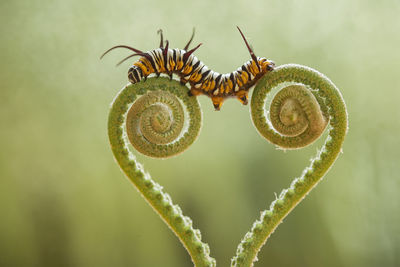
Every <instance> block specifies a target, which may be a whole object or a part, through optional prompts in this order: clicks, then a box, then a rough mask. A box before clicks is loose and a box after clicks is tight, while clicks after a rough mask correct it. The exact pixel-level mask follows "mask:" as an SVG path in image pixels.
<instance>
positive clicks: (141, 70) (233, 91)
mask: <svg viewBox="0 0 400 267" xmlns="http://www.w3.org/2000/svg"><path fill="white" fill-rule="evenodd" d="M237 28H238V30H239V32H240V34H241V35H242V38H243V40H244V42H245V44H246V46H247V49H248V50H249V52H250V56H251V60H249V61H247V62H246V63H244V64H243V65H242V66H241V67H239V68H238V69H237V70H235V71H233V72H231V73H226V74H220V73H218V72H215V71H213V70H210V69H209V68H208V67H207V66H206V65H205V64H204V63H203V62H201V61H200V60H198V59H197V57H196V56H194V55H193V52H194V51H196V50H197V49H198V48H199V47H200V46H201V45H202V44H201V43H200V44H199V45H197V46H196V47H195V48H193V49H191V50H188V48H189V45H190V43H191V42H192V40H193V37H194V31H193V34H192V36H191V38H190V40H189V42H188V43H187V44H186V46H185V47H184V48H183V49H177V48H175V49H170V48H168V45H169V42H168V40H167V41H166V42H165V43H166V44H165V47H164V41H163V34H162V31H161V30H159V31H158V32H159V33H160V35H161V41H160V47H159V48H157V49H154V50H151V51H147V52H142V51H140V50H138V49H136V48H133V47H129V46H126V45H117V46H114V47H112V48H110V49H108V50H107V51H106V52H105V53H104V54H103V55H102V56H101V58H102V57H103V56H104V55H105V54H107V53H108V52H110V51H111V50H113V49H115V48H127V49H129V50H131V51H133V52H135V53H134V54H132V55H130V56H128V57H126V58H124V59H123V60H122V61H120V62H119V63H118V64H117V65H119V64H121V63H122V62H124V61H125V60H127V59H129V58H131V57H134V56H141V57H140V58H139V60H138V61H136V62H134V63H133V65H132V67H131V68H130V69H129V71H128V78H129V81H130V82H131V83H137V82H139V81H141V80H143V79H146V78H147V76H149V75H150V74H153V73H154V74H156V75H157V76H159V75H160V74H161V73H164V74H167V75H169V76H170V77H171V78H172V75H173V74H176V75H178V76H179V78H180V81H181V83H182V84H186V83H189V84H190V92H189V94H190V95H193V96H197V95H201V94H204V95H207V96H209V97H210V98H211V100H212V102H213V105H214V108H215V109H216V110H220V108H221V106H222V103H223V101H224V100H225V98H228V97H237V98H238V99H239V101H240V102H241V103H242V104H243V105H247V103H248V91H249V90H250V88H251V87H252V86H253V85H254V84H255V83H256V82H257V81H258V80H259V79H260V78H261V77H262V76H263V75H264V74H266V73H267V72H269V71H272V70H273V69H274V67H275V63H274V62H273V61H271V60H269V59H266V58H260V57H256V56H255V54H254V52H253V50H252V48H251V47H250V45H249V44H248V42H247V40H246V38H245V36H244V35H243V33H242V31H241V30H240V28H239V27H237Z"/></svg>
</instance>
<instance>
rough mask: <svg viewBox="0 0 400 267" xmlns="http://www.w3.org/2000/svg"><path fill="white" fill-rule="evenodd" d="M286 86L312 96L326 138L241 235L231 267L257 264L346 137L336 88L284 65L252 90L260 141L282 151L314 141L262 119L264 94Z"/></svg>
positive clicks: (306, 71) (317, 75)
mask: <svg viewBox="0 0 400 267" xmlns="http://www.w3.org/2000/svg"><path fill="white" fill-rule="evenodd" d="M286 83H289V84H296V85H298V84H300V85H302V86H303V87H305V88H308V90H310V92H312V94H313V95H314V96H315V98H316V99H317V100H318V103H319V105H320V110H321V112H322V113H325V115H326V117H327V119H328V120H329V125H330V126H329V128H328V129H329V130H328V137H327V139H326V141H325V144H324V145H323V147H322V149H321V150H320V151H319V152H318V153H317V155H316V157H315V158H313V159H312V160H311V164H310V166H309V167H306V168H305V169H304V171H303V172H302V174H301V176H300V177H298V178H295V179H294V180H293V182H292V183H291V185H290V187H289V188H288V189H285V190H283V191H282V192H281V194H280V195H279V197H278V198H277V199H276V200H275V201H273V202H272V204H271V205H270V208H269V210H265V211H263V212H262V213H261V217H260V218H259V219H258V220H256V221H255V222H254V224H253V227H252V228H251V230H250V231H249V232H247V233H246V234H245V236H244V238H243V239H242V241H241V243H240V244H239V246H238V249H237V253H236V256H235V257H233V258H232V262H231V265H232V266H246V267H248V266H253V264H254V262H255V261H256V260H257V254H258V253H259V251H260V250H261V247H262V246H263V245H264V244H265V243H266V241H267V239H268V238H269V236H270V235H271V234H272V233H273V232H274V231H275V229H276V228H277V227H278V225H279V224H280V223H281V222H282V221H283V219H284V218H285V217H286V216H287V215H288V214H289V213H290V211H291V210H292V209H293V208H294V207H295V206H296V205H297V204H298V203H299V202H300V201H301V200H302V199H304V197H305V196H306V195H307V194H308V193H309V192H310V191H311V190H312V189H313V188H314V187H315V186H316V185H317V183H318V182H320V181H321V179H322V178H323V177H324V175H325V174H326V173H327V171H328V170H329V169H330V167H331V166H332V164H333V163H334V162H335V160H336V158H337V157H338V155H339V153H340V152H341V149H342V144H343V141H344V137H345V135H346V133H347V128H348V122H347V110H346V106H345V103H344V101H343V98H342V95H341V94H340V92H339V90H338V89H337V87H336V86H335V85H334V84H333V83H332V82H331V81H330V80H329V79H328V78H327V77H325V76H324V75H323V74H321V73H319V72H318V71H316V70H313V69H311V68H309V67H305V66H301V65H295V64H288V65H282V66H279V67H278V68H276V69H275V70H274V71H272V72H271V73H270V74H268V75H265V76H264V77H263V78H262V79H261V80H260V82H259V83H258V84H257V85H256V88H255V89H254V92H253V96H252V99H251V113H252V119H253V123H254V125H255V126H256V128H257V129H258V130H259V131H260V134H261V135H262V136H263V137H265V138H266V139H267V140H268V141H270V142H271V143H273V144H275V145H277V146H278V147H281V148H284V149H294V148H301V147H303V146H306V145H308V144H310V143H312V141H314V140H315V138H311V142H309V140H308V141H307V142H306V141H305V140H306V139H310V138H309V133H310V132H313V131H311V130H306V131H305V132H302V133H300V134H299V135H297V136H287V135H283V134H281V133H279V132H277V130H276V129H274V128H273V127H272V125H271V123H269V122H268V121H267V118H266V116H265V114H266V113H267V112H266V111H265V107H264V106H265V99H266V97H267V94H268V93H269V92H270V91H271V89H273V88H275V87H277V86H279V85H280V84H286ZM282 90H283V89H282ZM300 102H302V101H300ZM306 113H307V112H306ZM274 116H276V115H275V114H271V115H270V117H271V118H272V117H274ZM310 118H313V116H312V115H311V116H308V119H309V120H310V124H311V123H312V121H311V119H310ZM310 127H312V126H310ZM321 133H322V131H321Z"/></svg>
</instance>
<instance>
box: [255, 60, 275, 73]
mask: <svg viewBox="0 0 400 267" xmlns="http://www.w3.org/2000/svg"><path fill="white" fill-rule="evenodd" d="M257 61H258V65H259V66H260V67H261V69H262V70H263V71H265V72H267V71H271V70H273V69H274V68H275V62H273V61H272V60H269V59H266V58H265V57H259V58H257Z"/></svg>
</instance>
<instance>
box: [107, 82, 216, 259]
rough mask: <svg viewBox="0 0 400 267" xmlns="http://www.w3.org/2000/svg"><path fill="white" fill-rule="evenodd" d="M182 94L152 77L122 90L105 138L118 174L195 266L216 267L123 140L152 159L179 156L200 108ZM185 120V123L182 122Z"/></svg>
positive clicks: (183, 88) (193, 134) (190, 140)
mask: <svg viewBox="0 0 400 267" xmlns="http://www.w3.org/2000/svg"><path fill="white" fill-rule="evenodd" d="M187 92H188V89H187V87H186V86H183V85H181V84H180V83H179V82H177V81H174V80H172V81H170V80H169V79H167V78H151V79H148V80H147V81H146V82H140V83H136V84H133V85H128V86H126V87H125V88H123V89H122V90H121V91H120V92H119V94H118V95H117V97H116V98H115V99H114V102H113V104H112V107H111V111H110V115H109V119H108V135H109V138H110V143H111V148H112V151H113V153H114V156H115V159H116V160H117V162H118V164H119V165H120V167H121V169H122V170H123V171H124V173H125V174H126V176H127V177H128V178H129V179H130V180H131V182H132V183H133V184H134V186H135V187H136V188H137V189H138V191H139V192H140V193H141V194H142V196H143V197H144V198H145V199H146V201H147V202H148V203H149V204H150V206H151V207H152V208H153V209H154V211H155V212H157V213H158V214H159V215H160V217H161V218H162V219H163V220H164V222H165V223H166V224H167V225H168V226H169V227H170V229H171V230H172V231H173V232H174V233H175V234H176V235H177V236H178V238H179V240H180V241H181V243H182V244H183V246H184V247H185V248H186V250H187V251H188V253H189V254H190V256H191V258H192V261H193V263H194V264H195V266H215V265H216V263H215V260H214V259H213V258H211V257H210V249H209V247H208V245H207V244H205V243H203V242H202V241H201V234H200V231H199V230H196V229H194V228H193V226H192V220H191V219H190V218H189V217H187V216H184V215H183V214H182V210H181V209H180V207H179V206H178V205H174V204H173V203H172V200H171V197H170V196H169V195H168V194H167V193H165V192H164V191H163V189H162V186H161V185H159V184H158V183H156V182H155V181H154V180H153V179H152V178H151V177H150V175H149V174H148V173H146V172H145V171H144V169H143V167H142V166H141V164H140V163H139V162H137V161H136V159H135V157H134V155H133V154H132V152H131V151H130V149H129V143H128V141H127V140H126V138H125V137H126V135H127V137H128V138H129V140H130V141H131V144H132V146H133V147H135V148H136V149H137V150H138V151H139V152H141V153H143V154H145V155H147V156H151V157H156V158H166V157H171V156H174V155H176V154H179V153H181V152H182V151H184V150H185V149H186V148H188V147H189V146H190V145H191V144H192V143H193V142H194V141H195V140H196V138H197V136H198V134H199V131H200V127H201V110H200V106H199V103H198V101H197V99H196V98H195V97H189V96H188V93H187ZM132 103H133V104H132ZM182 104H183V105H184V106H183V105H182ZM186 113H187V114H186ZM185 117H186V118H187V120H189V122H186V123H185V121H184V120H185ZM125 129H126V130H127V133H125V132H126V131H125Z"/></svg>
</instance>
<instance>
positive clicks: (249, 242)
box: [108, 64, 347, 267]
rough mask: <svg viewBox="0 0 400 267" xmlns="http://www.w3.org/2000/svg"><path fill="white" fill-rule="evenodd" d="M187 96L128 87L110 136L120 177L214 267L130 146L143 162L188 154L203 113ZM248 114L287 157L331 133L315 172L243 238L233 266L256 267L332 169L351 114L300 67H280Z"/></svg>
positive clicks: (166, 86)
mask: <svg viewBox="0 0 400 267" xmlns="http://www.w3.org/2000/svg"><path fill="white" fill-rule="evenodd" d="M275 87H279V88H281V89H280V91H279V92H278V93H277V94H276V96H275V98H274V100H273V101H272V102H271V109H270V111H269V112H267V111H265V105H266V96H267V94H268V93H269V92H270V91H271V89H273V88H275ZM282 87H283V88H282ZM187 93H188V88H187V87H186V86H183V85H181V84H180V83H179V82H177V81H174V80H169V79H166V78H150V79H148V80H147V81H145V82H139V83H136V84H133V85H128V86H126V87H124V88H123V89H122V90H121V91H120V92H119V94H118V95H117V97H116V98H115V99H114V102H113V104H112V107H111V111H110V115H109V121H108V134H109V138H110V143H111V147H112V151H113V153H114V156H115V158H116V160H117V162H118V164H119V165H120V167H121V169H122V170H123V171H124V173H125V174H126V175H127V177H128V178H129V179H130V180H131V181H132V183H133V184H134V185H135V186H136V188H137V189H138V191H139V192H140V193H141V194H142V196H143V197H144V198H145V199H146V201H147V202H148V203H149V204H150V206H152V207H153V209H154V210H155V211H156V212H157V213H158V214H159V215H160V216H161V218H162V219H163V220H164V221H165V223H166V224H167V225H168V226H169V227H170V228H171V230H172V231H173V232H174V233H175V234H176V235H177V236H178V238H179V240H180V241H181V243H182V244H183V245H184V247H185V248H186V250H187V251H188V253H189V254H190V256H191V258H192V261H193V263H194V264H195V266H198V267H200V266H216V262H215V260H214V259H213V258H211V257H210V255H209V254H210V250H209V247H208V245H207V244H205V243H203V242H202V241H201V235H200V231H199V230H195V229H193V226H192V221H191V219H190V218H189V217H186V216H184V215H183V214H182V211H181V209H180V208H179V206H177V205H174V204H173V203H172V200H171V198H170V196H169V195H168V194H167V193H165V192H164V191H163V189H162V186H160V185H159V184H158V183H156V182H155V181H153V180H152V178H151V177H150V175H149V174H148V173H146V172H145V171H144V169H143V167H142V166H141V164H140V163H138V162H137V161H136V159H135V157H134V155H133V153H132V152H131V151H130V149H129V146H130V145H129V141H130V143H131V144H132V146H133V147H134V148H135V149H136V150H138V151H139V152H141V153H143V154H145V155H148V156H151V157H158V158H165V157H170V156H174V155H176V154H178V153H181V152H182V151H184V150H185V149H186V148H188V147H189V146H190V145H191V144H192V143H193V142H194V141H195V139H196V138H197V136H198V133H199V131H200V128H201V110H200V106H199V104H198V101H197V99H196V98H195V97H189V96H188V94H187ZM268 113H269V117H270V121H269V120H268V119H267V117H268V116H266V115H267V114H268ZM251 114H252V119H253V122H254V125H255V126H256V128H257V129H258V131H259V132H260V134H261V135H262V136H264V137H265V138H266V139H267V140H269V141H270V142H271V143H273V144H275V145H277V146H278V147H280V148H283V149H297V148H301V147H304V146H307V145H308V144H310V143H312V142H313V141H315V140H316V139H317V138H318V137H319V136H320V135H321V134H322V132H323V131H324V129H325V127H326V125H329V132H328V137H327V140H326V142H325V144H324V146H323V147H322V149H321V150H320V151H319V152H318V155H317V156H316V157H315V158H314V159H312V161H311V165H310V166H309V167H307V168H305V169H304V171H303V173H302V175H301V176H300V177H299V178H296V179H294V180H293V182H292V184H291V185H290V187H289V188H288V189H285V190H283V191H282V193H281V194H280V196H279V197H278V198H277V199H276V200H275V201H274V202H273V203H272V204H271V206H270V209H269V210H267V211H263V212H262V213H261V218H260V219H259V220H257V221H256V222H255V223H254V224H253V227H252V228H251V230H250V231H249V232H248V233H246V235H245V236H244V238H243V240H242V241H241V243H240V244H239V247H238V249H237V254H236V256H235V257H234V258H233V259H232V266H252V265H253V263H254V262H255V260H256V259H257V253H258V252H259V251H260V249H261V247H262V246H263V245H264V244H265V242H266V240H267V238H268V237H269V236H270V235H271V233H272V232H273V231H274V230H275V229H276V227H277V226H278V225H279V223H280V222H282V220H283V218H284V217H286V215H287V214H288V213H289V212H290V211H291V210H292V209H293V208H294V207H295V206H296V205H297V204H298V203H299V202H300V201H301V200H302V199H303V198H304V197H305V196H306V195H307V194H308V193H309V192H310V191H311V189H312V188H313V187H314V186H315V185H316V184H317V183H318V182H319V181H320V180H321V179H322V177H323V176H324V175H325V173H326V172H327V171H328V170H329V168H330V167H331V166H332V164H333V163H334V161H335V160H336V158H337V156H338V154H339V153H340V151H341V147H342V144H343V140H344V136H345V135H346V132H347V112H346V107H345V104H344V101H343V99H342V96H341V94H340V92H339V90H338V89H337V88H336V86H335V85H334V84H333V83H332V82H331V81H330V80H329V79H328V78H326V77H325V76H324V75H322V74H321V73H319V72H317V71H315V70H313V69H311V68H308V67H304V66H300V65H293V64H290V65H282V66H280V67H278V68H276V69H275V70H274V71H272V72H271V73H269V74H267V75H265V76H264V77H263V78H262V79H261V80H260V81H259V82H258V83H257V85H256V88H255V89H254V92H253V96H252V100H251ZM128 139H129V141H128Z"/></svg>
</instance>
